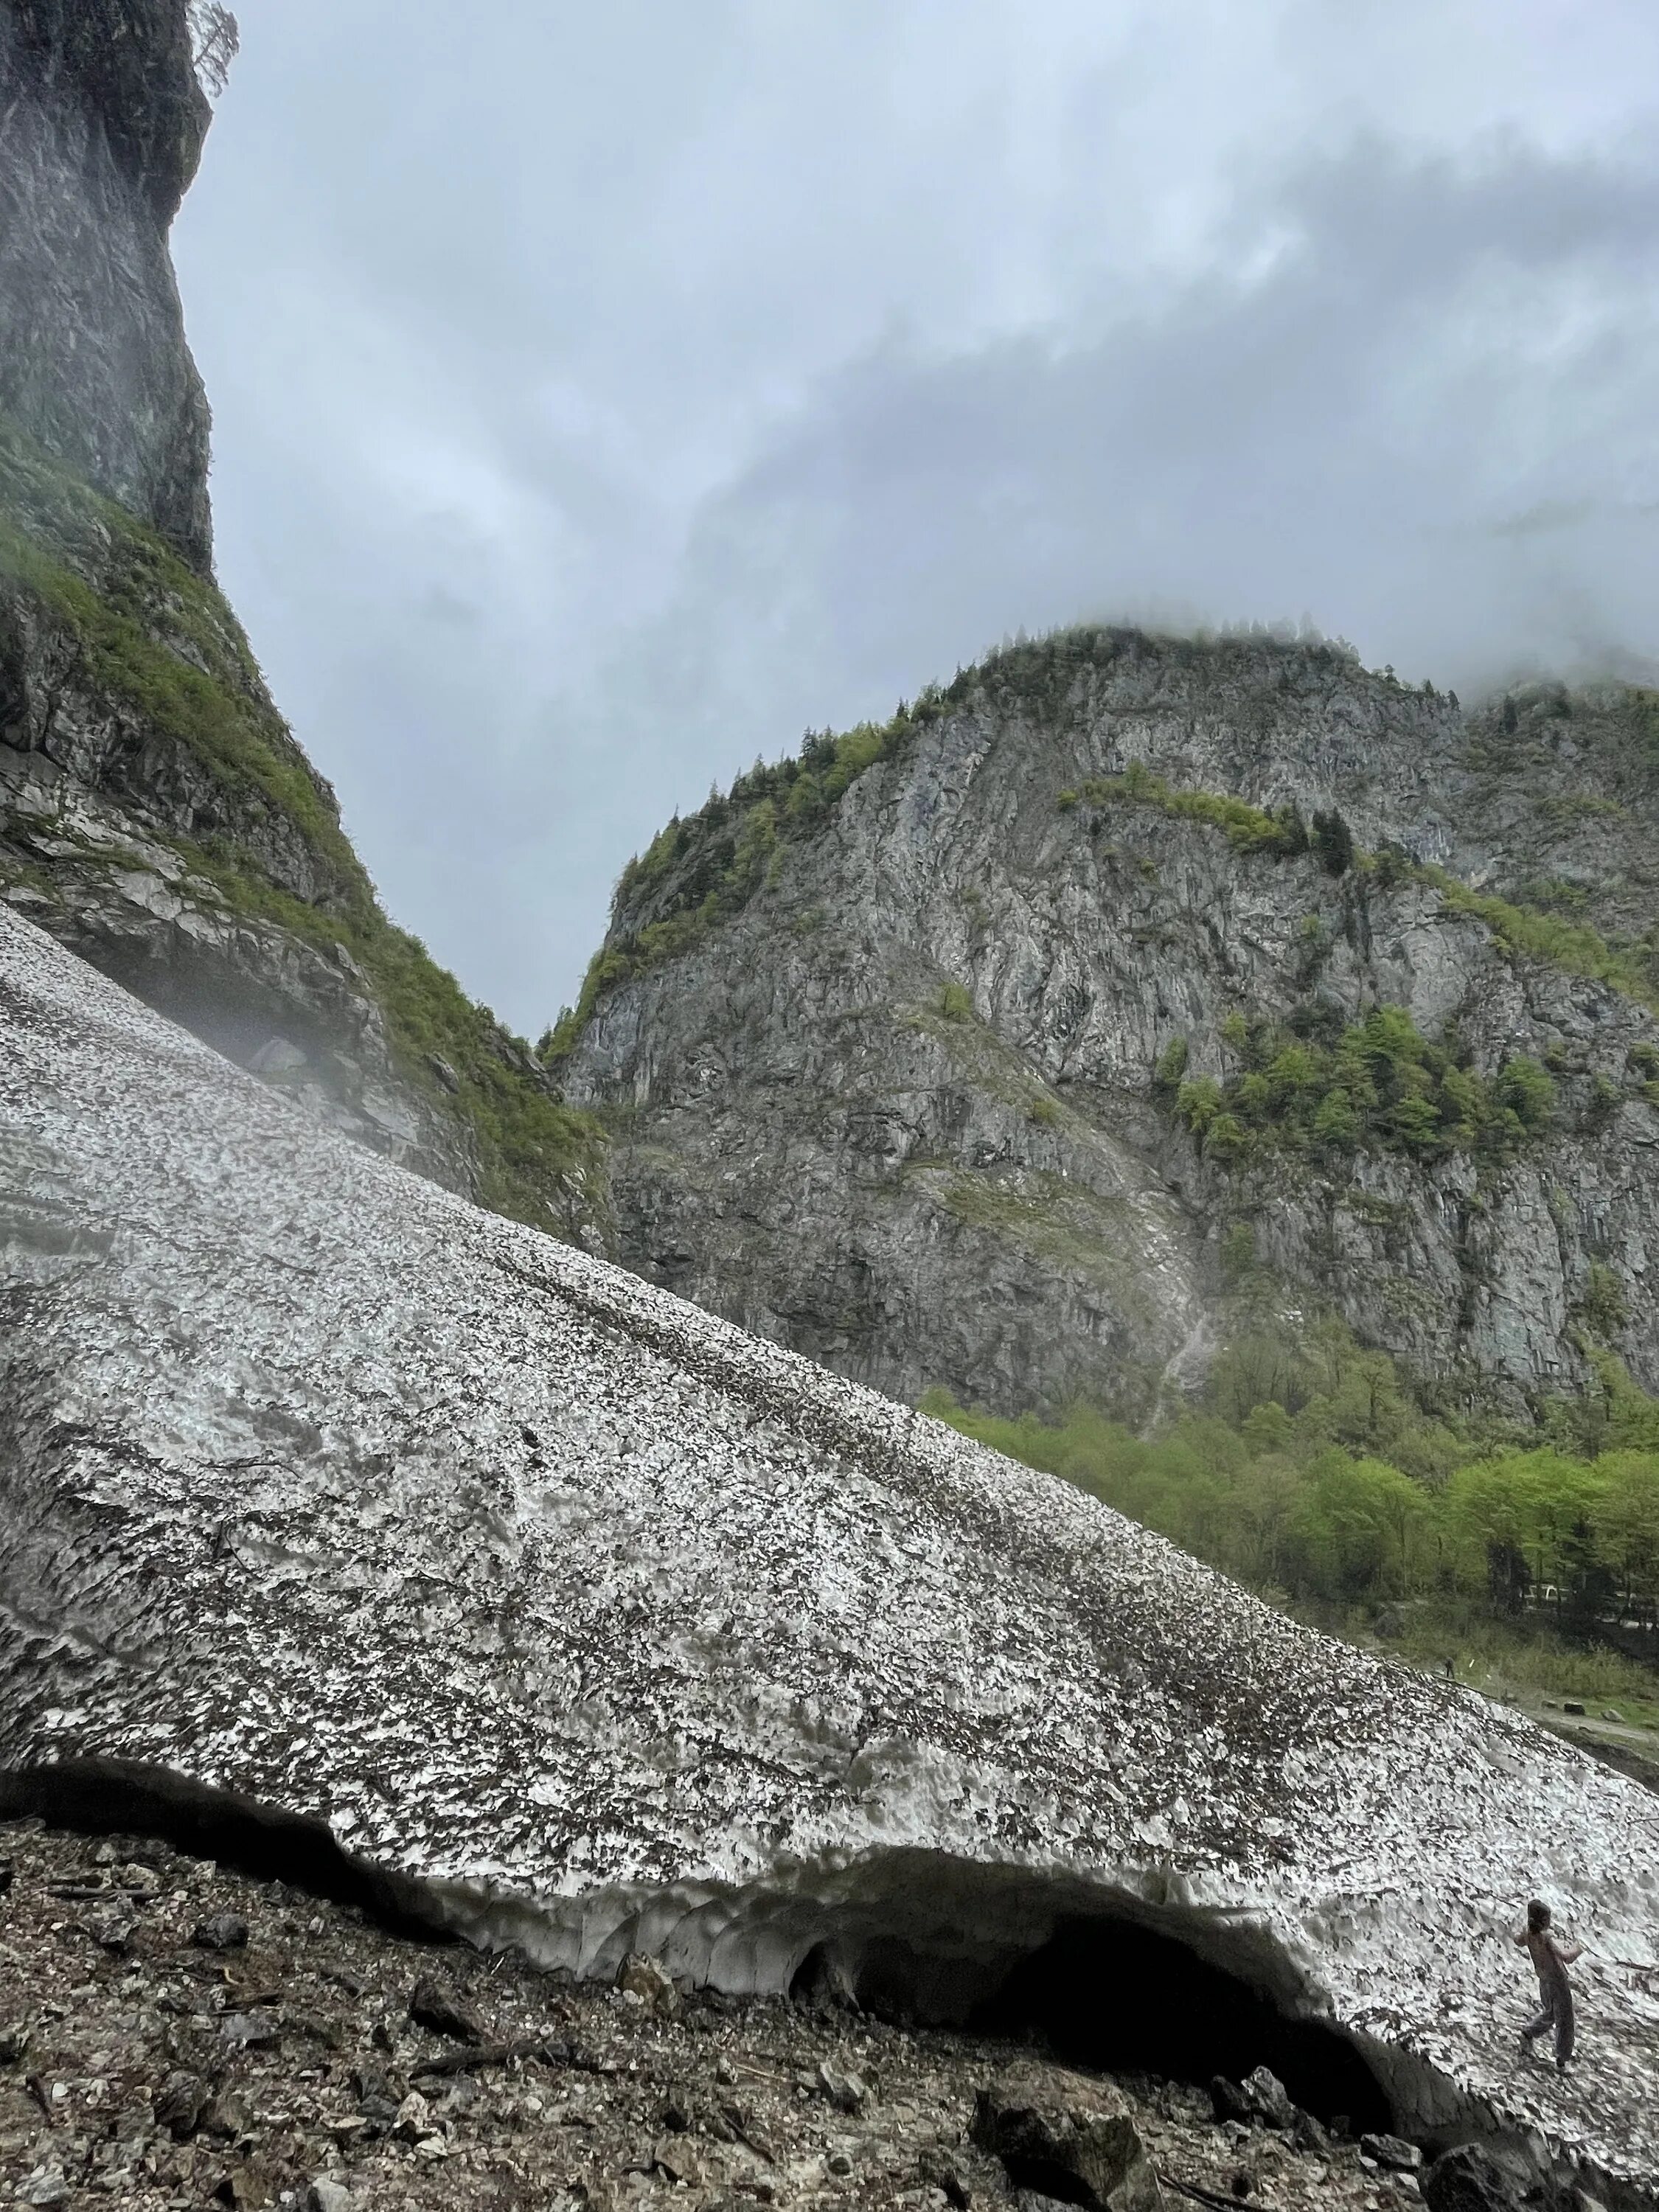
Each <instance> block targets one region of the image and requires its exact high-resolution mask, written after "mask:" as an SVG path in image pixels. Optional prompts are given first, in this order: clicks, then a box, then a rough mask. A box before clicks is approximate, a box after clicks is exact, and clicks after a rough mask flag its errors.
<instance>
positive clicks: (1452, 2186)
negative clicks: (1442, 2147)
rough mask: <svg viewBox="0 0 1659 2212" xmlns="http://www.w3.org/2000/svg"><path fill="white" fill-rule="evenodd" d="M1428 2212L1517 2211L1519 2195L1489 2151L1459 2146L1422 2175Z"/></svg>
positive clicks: (1444, 2154) (1443, 2153) (1472, 2145)
mask: <svg viewBox="0 0 1659 2212" xmlns="http://www.w3.org/2000/svg"><path fill="white" fill-rule="evenodd" d="M1422 2186H1423V2201H1424V2203H1425V2204H1426V2205H1427V2206H1428V2208H1429V2212H1519V2207H1520V2205H1521V2203H1522V2192H1521V2191H1520V2190H1519V2189H1518V2188H1517V2187H1516V2184H1515V2182H1514V2181H1513V2180H1512V2179H1511V2178H1510V2175H1509V2174H1508V2173H1506V2172H1504V2168H1503V2167H1502V2166H1499V2164H1498V2161H1497V2160H1496V2159H1495V2158H1493V2156H1492V2154H1491V2152H1490V2151H1486V2150H1483V2149H1482V2148H1480V2144H1479V2143H1459V2144H1457V2145H1456V2147H1455V2148H1453V2149H1451V2150H1446V2151H1442V2153H1441V2154H1440V2155H1439V2157H1438V2158H1437V2159H1436V2160H1435V2161H1434V2163H1433V2165H1432V2166H1429V2167H1428V2168H1427V2169H1426V2170H1425V2172H1424V2175H1423V2182H1422Z"/></svg>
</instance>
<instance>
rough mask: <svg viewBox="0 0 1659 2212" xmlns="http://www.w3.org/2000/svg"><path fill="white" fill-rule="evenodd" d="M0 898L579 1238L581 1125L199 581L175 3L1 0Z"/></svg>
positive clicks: (263, 1061)
mask: <svg viewBox="0 0 1659 2212" xmlns="http://www.w3.org/2000/svg"><path fill="white" fill-rule="evenodd" d="M0 70H3V79H0V112H3V117H4V127H3V131H0V896H3V897H4V898H6V899H7V900H9V902H11V903H12V904H13V905H14V906H16V907H20V908H23V909H24V910H26V911H27V912H28V913H30V914H32V915H34V916H35V918H36V919H37V920H38V921H41V922H42V923H43V924H44V925H45V926H46V927H47V928H49V929H51V930H52V932H53V933H55V934H56V935H58V937H59V938H60V939H62V940H63V941H64V943H66V944H68V945H71V946H72V947H73V948H74V949H75V950H76V951H78V952H80V953H82V955H83V956H84V957H87V958H88V959H89V960H91V961H92V962H93V963H94V965H96V966H98V967H100V968H102V969H104V970H105V971H106V973H108V974H110V975H114V976H116V977H117V978H118V980H119V981H122V982H123V983H125V985H127V986H128V987H129V988H131V989H132V990H134V991H136V992H137V993H138V994H140V995H141V996H142V997H143V998H145V999H146V1000H149V1003H150V1004H151V1005H152V1006H156V1007H157V1008H159V1009H160V1010H161V1012H165V1013H167V1014H168V1015H170V1016H171V1017H172V1018H173V1019H175V1020H177V1021H179V1022H181V1023H183V1024H185V1026H186V1027H188V1028H190V1029H191V1030H195V1031H196V1033H197V1035H198V1036H202V1037H204V1038H205V1039H207V1040H208V1042H210V1043H212V1044H213V1045H215V1046H216V1048H219V1049H220V1050H221V1051H222V1052H224V1053H226V1054H228V1055H229V1056H230V1057H231V1058H233V1059H234V1060H238V1061H240V1063H241V1064H242V1065H243V1066H246V1067H251V1068H252V1069H254V1070H256V1071H257V1072H258V1073H261V1074H263V1075H264V1076H266V1077H267V1078H268V1079H270V1080H271V1081H273V1082H275V1083H277V1084H280V1085H283V1087H284V1088H286V1089H287V1090H288V1091H289V1092H290V1093H291V1094H292V1095H293V1096H294V1097H296V1098H297V1099H298V1100H300V1101H301V1103H305V1104H306V1105H307V1106H308V1107H309V1108H310V1109H312V1110H313V1111H314V1112H316V1113H317V1114H319V1115H321V1116H323V1117H324V1118H325V1119H327V1120H330V1121H333V1122H334V1123H335V1124H336V1125H337V1126H339V1127H343V1128H344V1129H346V1130H348V1131H349V1133H351V1134H353V1135H354V1136H356V1137H357V1138H359V1139H362V1141H364V1142H366V1143H368V1144H370V1145H372V1146H375V1147H376V1148H377V1149H379V1150H381V1151H384V1152H389V1153H391V1154H392V1156H393V1157H394V1158H398V1159H401V1160H404V1161H406V1162H407V1163H408V1164H410V1165H411V1166H413V1167H416V1168H418V1169H419V1170H421V1171H422V1172H423V1173H425V1174H428V1175H430V1176H434V1177H435V1178H436V1179H437V1180H438V1181H440V1182H444V1183H447V1184H448V1185H449V1186H451V1187H452V1188H456V1189H459V1190H465V1191H467V1192H469V1193H470V1194H473V1195H475V1196H477V1197H478V1198H479V1199H481V1200H483V1201H484V1202H485V1203H487V1204H490V1205H494V1206H504V1207H506V1208H507V1210H508V1211H510V1212H516V1213H520V1214H523V1215H525V1216H526V1218H530V1219H532V1220H535V1221H537V1222H538V1223H541V1224H542V1225H545V1226H549V1227H552V1228H554V1229H556V1230H558V1231H562V1232H563V1233H567V1234H580V1233H589V1234H591V1233H592V1225H593V1222H594V1219H595V1217H596V1213H597V1212H599V1207H600V1200H599V1178H598V1176H597V1172H596V1170H597V1161H598V1152H597V1148H596V1145H595V1142H594V1140H593V1136H592V1133H591V1132H590V1131H588V1130H587V1129H586V1128H585V1127H583V1125H582V1124H581V1122H580V1120H579V1119H578V1118H577V1117H575V1116H574V1115H570V1114H569V1113H568V1112H566V1111H565V1109H563V1108H562V1105H561V1103H560V1102H559V1099H558V1097H557V1095H556V1091H554V1089H553V1087H552V1085H551V1084H550V1082H549V1080H548V1079H547V1078H546V1076H545V1074H544V1073H543V1072H542V1071H541V1070H540V1069H539V1068H538V1066H536V1065H535V1063H534V1062H533V1060H532V1058H531V1056H530V1054H529V1053H528V1052H527V1050H526V1048H525V1047H524V1046H523V1045H522V1044H520V1042H518V1041H517V1040H516V1039H514V1038H513V1037H511V1036H508V1035H507V1032H506V1031H505V1030H502V1029H501V1026H500V1024H497V1023H496V1022H495V1020H494V1019H493V1018H491V1017H490V1016H489V1014H488V1013H487V1012H484V1011H483V1010H482V1009H480V1008H477V1007H475V1006H470V1005H469V1004H468V1003H467V1001H466V1000H465V998H464V997H463V995H462V994H461V993H460V991H459V989H458V987H456V985H455V984H454V982H453V980H452V979H451V978H450V977H449V976H447V975H444V974H443V973H442V972H441V970H439V969H437V968H436V967H435V965H434V964H433V963H432V962H431V961H430V960H429V959H428V957H427V956H426V954H425V952H424V951H422V948H421V947H420V946H419V945H416V943H415V942H414V941H413V940H412V939H409V938H407V937H405V936H404V935H402V934H401V933H399V932H398V931H397V930H395V929H393V928H392V927H391V926H390V925H389V924H388V923H387V922H386V918H385V917H384V915H382V914H381V913H380V908H379V906H378V904H377V903H376V902H375V898H374V891H373V889H372V886H371V885H370V884H369V882H368V878H367V877H366V875H365V874H364V872H363V870H362V866H361V865H360V864H359V862H358V860H357V859H356V855H355V854H353V852H352V850H351V848H350V845H349V842H348V841H347V840H346V838H345V836H344V835H343V832H342V830H341V828H340V823H339V817H338V810H337V806H336V805H335V800H334V795H333V793H332V792H331V790H330V788H329V787H328V785H327V784H326V783H325V781H323V779H322V778H320V777H319V776H318V775H317V774H316V773H315V771H314V770H313V769H312V767H311V765H310V763H309V762H308V761H307V759H306V757H305V755H304V754H303V752H302V751H301V749H300V747H299V746H298V745H297V744H295V741H294V739H293V738H292V736H291V735H290V733H289V731H288V730H287V728H286V727H285V726H284V725H283V721H282V719H281V717H280V715H279V714H277V712H276V708H275V707H274V706H273V705H272V703H271V701H270V696H269V694H268V693H267V692H266V690H265V688H264V683H263V681H262V679H261V678H260V675H259V671H258V666H257V665H256V663H255V661H254V659H253V656H252V653H251V652H250V650H249V648H248V645H247V641H246V638H245V637H244V636H243V635H242V632H241V629H240V626H239V625H238V623H237V622H236V619H235V617H234V615H233V614H232V612H231V611H230V609H229V608H228V606H227V605H226V604H225V602H224V600H223V599H222V598H221V597H220V595H219V593H218V592H216V589H215V588H214V586H213V584H212V581H211V578H210V574H209V573H208V572H209V569H210V537H209V522H208V501H207V410H206V406H205V404H204V400H203V398H202V394H201V389H200V386H199V384H198V382H197V377H196V372H195V369H194V368H193V366H192V365H191V359H190V355H189V351H188V349H187V348H186V346H185V337H184V328H183V323H182V319H181V315H180V310H179V298H178V293H177V289H176V287H175V285H174V283H173V270H172V265H171V263H170V261H169V258H168V253H167V230H168V226H169V225H170V223H171V222H172V219H173V215H174V213H175V211H176V210H177V208H178V205H179V198H180V196H181V194H182V193H183V191H184V190H185V186H186V185H188V184H189V182H190V179H191V176H192V175H193V173H194V172H195V168H196V164H197V157H198V155H199V153H200V150H201V144H202V137H203V132H204V127H205V124H206V120H207V114H208V109H207V103H206V101H205V100H204V97H203V94H202V93H201V90H200V88H199V87H198V85H197V80H196V76H195V73H194V70H193V68H192V64H191V40H190V35H189V30H188V26H187V21H186V10H185V0H76V4H74V5H72V6H71V5H70V4H67V0H0Z"/></svg>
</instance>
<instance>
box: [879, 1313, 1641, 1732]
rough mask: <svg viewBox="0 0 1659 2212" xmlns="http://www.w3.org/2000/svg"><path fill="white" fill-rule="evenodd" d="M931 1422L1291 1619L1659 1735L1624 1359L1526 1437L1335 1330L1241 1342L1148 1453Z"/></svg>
mask: <svg viewBox="0 0 1659 2212" xmlns="http://www.w3.org/2000/svg"><path fill="white" fill-rule="evenodd" d="M923 1409H924V1410H925V1411H926V1412H927V1413H933V1414H934V1415H936V1416H937V1417H938V1418H939V1419H943V1420H945V1421H947V1422H949V1423H950V1424H951V1426H952V1427H954V1428H956V1429H958V1430H960V1431H962V1432H963V1434H965V1435H968V1436H971V1437H975V1438H977V1439H978V1440H979V1441H980V1442H981V1443H986V1444H989V1445H990V1446H992V1447H993V1448H994V1449H996V1450H998V1451H1001V1452H1005V1453H1006V1454H1007V1455H1009V1456H1010V1457H1012V1458H1014V1459H1018V1460H1020V1461H1023V1462H1024V1463H1025V1464H1026V1465H1028V1466H1030V1467H1037V1468H1043V1469H1045V1470H1047V1471H1048V1472H1049V1473H1051V1474H1059V1475H1062V1476H1064V1477H1065V1478H1066V1480H1068V1481H1071V1482H1073V1483H1075V1484H1077V1485H1078V1486H1079V1487H1080V1488H1082V1489H1084V1490H1086V1491H1088V1492H1091V1494H1092V1495H1093V1496H1095V1497H1097V1498H1101V1499H1103V1501H1104V1502H1105V1503H1106V1504H1109V1505H1111V1506H1113V1507H1115V1509H1116V1510H1119V1511H1120V1512H1122V1513H1125V1514H1127V1516H1129V1517H1130V1518H1131V1519H1133V1520H1135V1521H1138V1522H1141V1523H1143V1524H1144V1525H1145V1526H1146V1527H1147V1528H1153V1529H1156V1530H1157V1531H1158V1533H1159V1534H1162V1535H1164V1536H1167V1537H1169V1538H1170V1541H1172V1542H1174V1543H1176V1544H1178V1545H1179V1546H1180V1547H1182V1550H1184V1551H1188V1552H1191V1553H1194V1554H1195V1555H1196V1556H1197V1557H1198V1558H1200V1559H1206V1560H1207V1561H1209V1562H1210V1564H1211V1565H1214V1566H1218V1567H1220V1568H1222V1569H1223V1570H1224V1571H1226V1572H1227V1573H1229V1574H1231V1575H1233V1576H1235V1577H1237V1579H1238V1580H1239V1581H1241V1582H1243V1583H1245V1584H1246V1585H1247V1586H1248V1587H1249V1588H1250V1589H1254V1590H1255V1591H1257V1592H1258V1593H1259V1594H1260V1595H1262V1596H1264V1597H1266V1598H1267V1599H1268V1600H1269V1601H1272V1602H1273V1603H1275V1604H1277V1605H1279V1606H1280V1607H1283V1608H1285V1609H1286V1610H1289V1611H1291V1612H1295V1613H1302V1614H1304V1615H1305V1616H1306V1617H1308V1618H1309V1619H1310V1620H1316V1621H1317V1622H1318V1624H1319V1625H1320V1626H1323V1627H1327V1628H1329V1629H1333V1630H1334V1631H1335V1632H1338V1633H1342V1634H1346V1635H1348V1636H1350V1637H1353V1636H1358V1637H1360V1638H1369V1637H1370V1636H1372V1635H1375V1634H1376V1632H1377V1630H1378V1626H1379V1624H1381V1628H1382V1632H1383V1637H1384V1638H1385V1639H1386V1640H1387V1641H1389V1642H1390V1643H1392V1644H1395V1645H1396V1646H1398V1647H1399V1648H1400V1649H1401V1651H1402V1652H1403V1653H1404V1654H1405V1656H1408V1657H1412V1658H1415V1659H1417V1660H1419V1662H1423V1663H1427V1664H1432V1665H1434V1666H1436V1667H1438V1666H1439V1665H1441V1664H1442V1663H1443V1661H1444V1660H1446V1659H1450V1660H1451V1661H1452V1662H1453V1664H1454V1666H1455V1668H1456V1670H1457V1671H1458V1673H1459V1674H1460V1675H1462V1676H1463V1677H1465V1678H1473V1679H1478V1680H1492V1681H1493V1682H1495V1683H1498V1684H1501V1685H1502V1686H1504V1687H1506V1688H1508V1689H1510V1690H1513V1691H1516V1692H1521V1693H1522V1694H1524V1693H1526V1692H1552V1693H1554V1694H1557V1695H1562V1696H1565V1697H1569V1698H1582V1699H1587V1700H1595V1701H1598V1702H1600V1701H1602V1700H1605V1699H1611V1698H1616V1699H1619V1700H1620V1709H1621V1711H1623V1712H1624V1713H1625V1714H1626V1717H1628V1718H1629V1719H1631V1720H1632V1721H1633V1722H1636V1723H1646V1724H1648V1725H1652V1726H1659V1401H1655V1400H1654V1399H1652V1398H1650V1397H1648V1396H1646V1395H1644V1393H1643V1392H1641V1391H1639V1390H1638V1389H1635V1387H1634V1386H1633V1385H1632V1383H1630V1382H1629V1380H1628V1379H1627V1378H1626V1376H1625V1375H1624V1374H1623V1371H1622V1370H1621V1369H1620V1367H1619V1365H1618V1363H1617V1362H1616V1361H1614V1360H1612V1359H1611V1358H1608V1359H1607V1360H1605V1361H1604V1362H1603V1363H1602V1364H1601V1372H1600V1376H1599V1379H1598V1383H1597V1385H1596V1387H1595V1389H1593V1390H1592V1391H1589V1392H1587V1393H1586V1394H1584V1395H1582V1396H1580V1397H1578V1398H1575V1399H1571V1400H1568V1399H1561V1400H1555V1401H1551V1402H1549V1403H1548V1404H1547V1405H1546V1406H1545V1407H1543V1408H1542V1409H1541V1419H1540V1420H1539V1421H1538V1423H1537V1425H1535V1426H1534V1427H1533V1428H1530V1429H1528V1428H1524V1427H1522V1426H1521V1425H1517V1424H1515V1423H1504V1422H1498V1421H1495V1420H1492V1419H1479V1420H1476V1419H1466V1418H1460V1417H1458V1416H1456V1415H1455V1414H1447V1413H1443V1412H1437V1411H1433V1410H1425V1406H1424V1404H1423V1402H1422V1401H1421V1400H1420V1398H1419V1395H1417V1394H1416V1393H1414V1392H1413V1389H1412V1388H1411V1386H1410V1383H1409V1379H1408V1378H1407V1377H1405V1376H1402V1374H1401V1370H1399V1368H1398V1367H1397V1366H1396V1364H1395V1362H1394V1361H1393V1360H1392V1359H1390V1358H1389V1356H1388V1354H1387V1353H1386V1352H1374V1351H1367V1350H1365V1349H1364V1348H1362V1347H1361V1346H1359V1345H1358V1344H1357V1343H1356V1342H1355V1340H1354V1339H1353V1338H1352V1335H1351V1334H1349V1332H1348V1331H1347V1330H1346V1329H1345V1328H1343V1327H1342V1325H1341V1324H1340V1322H1331V1321H1327V1322H1316V1323H1315V1324H1313V1325H1312V1326H1311V1327H1310V1328H1308V1330H1307V1331H1306V1332H1305V1334H1304V1335H1303V1336H1302V1337H1301V1339H1300V1340H1287V1339H1286V1338H1285V1336H1284V1335H1283V1334H1272V1335H1270V1334H1267V1332H1266V1331H1252V1330H1250V1329H1249V1328H1245V1329H1244V1330H1243V1331H1242V1332H1241V1334H1238V1335H1237V1337H1236V1338H1235V1339H1234V1340H1233V1342H1232V1343H1231V1346H1229V1348H1228V1349H1227V1350H1226V1351H1225V1352H1224V1353H1223V1354H1222V1355H1221V1357H1220V1358H1218V1361H1217V1363H1216V1365H1215V1367H1214V1369H1213V1370H1212V1374H1211V1376H1210V1378H1209V1382H1208V1383H1207V1386H1206V1391H1205V1395H1204V1402H1203V1407H1202V1409H1201V1410H1196V1411H1193V1412H1190V1413H1184V1414H1182V1416H1181V1417H1180V1418H1179V1419H1176V1420H1175V1421H1174V1422H1172V1423H1171V1424H1170V1425H1168V1426H1166V1427H1164V1428H1162V1429H1160V1430H1158V1431H1157V1432H1155V1433H1153V1434H1151V1435H1146V1434H1137V1433H1135V1432H1134V1431H1132V1430H1131V1429H1129V1428H1128V1427H1127V1426H1125V1425H1122V1424H1121V1423H1120V1422H1116V1421H1114V1420H1112V1419H1109V1418H1108V1417H1107V1416H1106V1415H1105V1414H1104V1413H1101V1412H1100V1411H1098V1410H1097V1408H1095V1407H1091V1406H1089V1405H1087V1404H1085V1403H1081V1402H1079V1403H1077V1404H1074V1405H1073V1406H1072V1407H1070V1408H1069V1409H1068V1410H1067V1411H1066V1413H1065V1415H1064V1417H1063V1418H1061V1419H1058V1420H1053V1421H1045V1420H1043V1419H1040V1418H1039V1417H1038V1416H1037V1415H1036V1414H1033V1413H1027V1414H1025V1415H1023V1416H1022V1417H1021V1418H1020V1419H1016V1420H1006V1419H999V1418H997V1417H996V1416H995V1415H993V1414H989V1413H984V1412H981V1411H979V1410H977V1409H975V1408H971V1407H963V1406H960V1405H958V1404H957V1403H956V1402H955V1401H954V1400H952V1399H951V1397H950V1395H948V1393H945V1392H944V1391H937V1390H936V1391H932V1392H930V1393H929V1394H928V1395H927V1397H926V1398H925V1399H924V1401H923Z"/></svg>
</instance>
